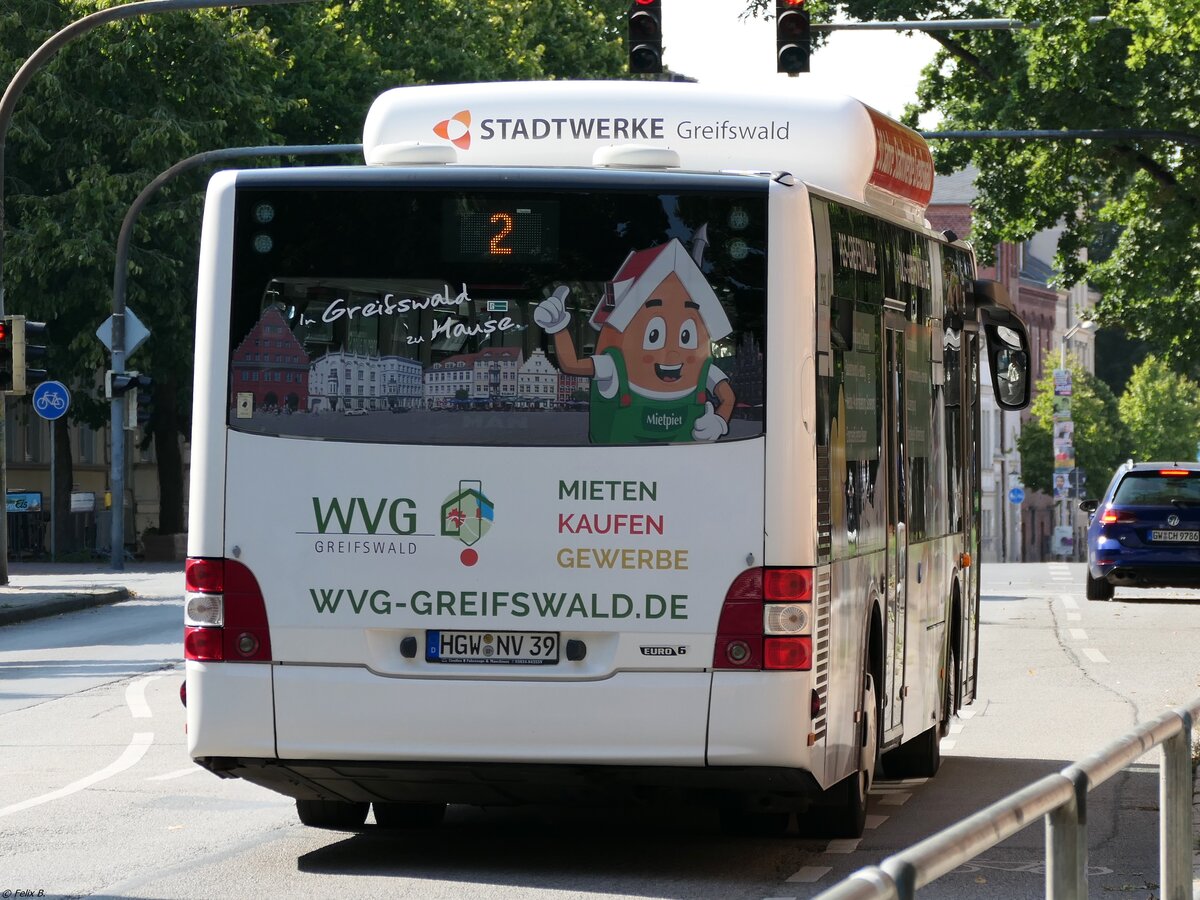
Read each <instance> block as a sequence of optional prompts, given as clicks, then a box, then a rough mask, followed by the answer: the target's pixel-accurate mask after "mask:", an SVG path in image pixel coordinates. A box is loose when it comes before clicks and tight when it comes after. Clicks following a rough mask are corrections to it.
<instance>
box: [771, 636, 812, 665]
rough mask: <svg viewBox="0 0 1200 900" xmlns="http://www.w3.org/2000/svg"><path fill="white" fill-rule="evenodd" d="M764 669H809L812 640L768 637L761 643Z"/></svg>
mask: <svg viewBox="0 0 1200 900" xmlns="http://www.w3.org/2000/svg"><path fill="white" fill-rule="evenodd" d="M763 668H764V669H791V670H798V669H805V670H806V669H811V668H812V638H810V637H769V638H766V639H765V640H764V641H763Z"/></svg>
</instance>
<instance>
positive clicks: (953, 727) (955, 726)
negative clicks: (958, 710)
mask: <svg viewBox="0 0 1200 900" xmlns="http://www.w3.org/2000/svg"><path fill="white" fill-rule="evenodd" d="M964 727H966V726H964V725H963V723H962V722H951V723H950V733H951V734H962V730H963V728H964Z"/></svg>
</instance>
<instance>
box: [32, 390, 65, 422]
mask: <svg viewBox="0 0 1200 900" xmlns="http://www.w3.org/2000/svg"><path fill="white" fill-rule="evenodd" d="M70 406H71V392H70V391H69V390H67V386H66V385H65V384H63V383H62V382H61V381H43V382H42V383H41V384H39V385H38V386H37V387H36V388H34V389H33V409H34V411H35V412H36V413H37V414H38V415H39V416H41V417H42V418H43V419H61V418H62V417H63V416H65V415H66V414H67V409H68V408H70Z"/></svg>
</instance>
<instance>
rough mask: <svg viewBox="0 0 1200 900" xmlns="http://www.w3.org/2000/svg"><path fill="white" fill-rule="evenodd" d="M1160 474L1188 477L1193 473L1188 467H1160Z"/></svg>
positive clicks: (1172, 476) (1171, 476)
mask: <svg viewBox="0 0 1200 900" xmlns="http://www.w3.org/2000/svg"><path fill="white" fill-rule="evenodd" d="M1158 474H1159V475H1166V476H1168V477H1170V478H1187V477H1188V476H1189V475H1191V474H1192V473H1191V472H1190V471H1188V470H1187V469H1159V470H1158Z"/></svg>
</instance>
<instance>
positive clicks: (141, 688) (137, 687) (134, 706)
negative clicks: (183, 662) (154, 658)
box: [125, 675, 162, 719]
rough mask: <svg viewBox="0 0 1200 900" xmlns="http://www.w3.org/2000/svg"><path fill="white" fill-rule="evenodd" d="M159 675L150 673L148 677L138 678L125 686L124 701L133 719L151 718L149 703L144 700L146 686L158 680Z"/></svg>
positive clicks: (152, 716)
mask: <svg viewBox="0 0 1200 900" xmlns="http://www.w3.org/2000/svg"><path fill="white" fill-rule="evenodd" d="M160 678H162V676H161V675H151V676H150V677H149V678H139V679H138V680H137V681H135V682H133V683H132V684H130V685H129V687H127V688H125V703H126V705H127V706H128V707H129V712H130V713H131V714H132V715H133V717H134V718H135V719H152V718H154V713H152V712H151V711H150V704H149V703H147V702H146V687H147V685H149V684H150V682H152V681H158V679H160Z"/></svg>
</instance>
